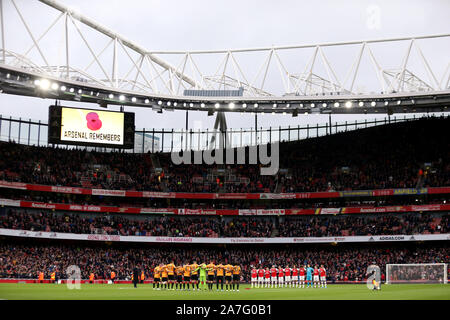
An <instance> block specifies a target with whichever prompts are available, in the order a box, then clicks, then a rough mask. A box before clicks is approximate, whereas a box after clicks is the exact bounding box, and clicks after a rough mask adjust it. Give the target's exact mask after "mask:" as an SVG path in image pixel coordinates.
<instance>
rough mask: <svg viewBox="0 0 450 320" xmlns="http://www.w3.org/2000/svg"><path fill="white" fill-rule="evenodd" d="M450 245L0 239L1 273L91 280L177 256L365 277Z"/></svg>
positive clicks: (440, 254)
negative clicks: (74, 272) (73, 271)
mask: <svg viewBox="0 0 450 320" xmlns="http://www.w3.org/2000/svg"><path fill="white" fill-rule="evenodd" d="M449 258H450V257H449V247H448V244H445V243H441V244H435V245H433V246H428V245H427V246H423V245H422V246H418V245H407V244H405V246H402V247H399V246H398V245H397V246H386V245H383V246H374V245H372V246H365V247H364V246H356V245H351V246H350V245H346V246H340V247H333V246H331V247H320V248H310V247H302V246H296V247H290V248H288V249H287V248H286V247H271V248H267V247H255V246H247V247H217V246H214V247H208V248H204V247H203V248H202V247H192V246H187V247H183V248H180V247H161V246H159V247H144V248H137V247H110V246H95V247H91V246H86V245H81V244H78V245H71V244H53V245H47V244H34V245H33V244H21V243H19V244H17V243H8V242H2V243H1V244H0V277H1V278H30V279H37V276H38V273H39V272H44V273H45V275H46V278H47V279H48V278H49V274H50V272H52V271H54V270H56V271H57V272H59V273H60V277H61V278H65V277H66V275H65V270H66V269H67V267H68V266H70V265H76V266H79V267H80V269H81V276H82V278H83V279H87V278H88V276H89V274H90V273H94V274H95V276H96V278H97V279H109V275H110V272H111V271H115V272H116V274H117V279H129V278H130V275H131V272H132V270H133V268H134V267H135V266H139V267H140V268H142V269H143V270H144V271H145V274H146V278H147V279H148V278H150V277H151V276H152V270H153V268H154V267H155V266H156V265H157V264H160V263H169V262H170V261H172V260H173V261H174V262H175V264H176V265H180V264H185V263H192V262H193V261H197V263H199V262H206V263H208V262H211V261H213V262H219V263H231V264H238V265H240V266H241V268H242V275H243V279H242V280H243V281H249V278H250V270H251V268H252V267H271V266H272V265H276V266H283V267H284V266H293V265H296V266H299V265H303V264H306V263H308V264H313V265H315V264H318V265H320V264H323V265H324V266H325V268H326V269H327V278H328V281H329V282H335V281H342V280H344V281H361V280H364V278H365V277H366V276H365V273H366V270H367V267H368V266H369V265H372V264H376V265H378V266H379V267H380V268H381V271H382V278H383V279H384V277H385V275H384V272H385V270H386V268H385V265H386V264H393V263H442V262H444V263H448V262H449Z"/></svg>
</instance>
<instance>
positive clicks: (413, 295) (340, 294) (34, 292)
mask: <svg viewBox="0 0 450 320" xmlns="http://www.w3.org/2000/svg"><path fill="white" fill-rule="evenodd" d="M0 299H3V300H4V299H6V300H16V299H24V300H34V299H42V300H78V299H81V300H111V299H114V300H142V299H146V300H197V299H198V300H253V299H256V300H266V299H267V300H277V299H280V300H292V299H293V300H315V299H317V300H319V299H327V300H336V299H338V300H380V299H381V300H395V299H402V300H414V299H420V300H425V299H433V300H450V285H445V284H441V285H439V284H434V285H432V284H403V285H384V286H382V290H381V291H372V290H369V289H367V287H366V285H351V284H348V285H328V288H308V289H306V288H305V289H297V288H258V289H256V288H250V286H249V285H241V286H240V291H239V292H235V291H231V292H227V291H223V292H222V291H219V292H217V291H215V290H214V291H211V292H209V291H192V290H191V291H176V290H175V291H171V290H160V291H157V290H153V288H152V285H148V284H143V285H138V288H133V286H132V285H124V284H115V285H106V284H105V285H103V284H83V285H81V288H80V289H79V290H77V289H73V290H69V289H68V288H67V286H66V285H64V284H59V285H58V284H25V283H19V284H0Z"/></svg>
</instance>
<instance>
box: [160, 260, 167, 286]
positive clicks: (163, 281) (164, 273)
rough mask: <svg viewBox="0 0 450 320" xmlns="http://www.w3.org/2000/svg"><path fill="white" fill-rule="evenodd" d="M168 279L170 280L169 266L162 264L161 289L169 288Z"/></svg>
mask: <svg viewBox="0 0 450 320" xmlns="http://www.w3.org/2000/svg"><path fill="white" fill-rule="evenodd" d="M167 280H168V274H167V266H166V265H162V266H161V284H162V286H161V289H167Z"/></svg>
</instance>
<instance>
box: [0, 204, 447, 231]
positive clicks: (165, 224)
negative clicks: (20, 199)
mask: <svg viewBox="0 0 450 320" xmlns="http://www.w3.org/2000/svg"><path fill="white" fill-rule="evenodd" d="M449 223H450V220H449V214H448V213H425V214H420V213H407V214H372V215H367V214H366V215H357V216H355V215H340V216H332V215H319V216H316V215H314V216H291V217H287V216H286V217H277V216H273V217H218V216H211V217H183V216H163V217H158V216H147V217H141V216H134V217H132V218H131V217H127V216H124V215H90V216H86V214H66V213H64V214H63V213H53V212H51V211H47V212H46V211H39V212H35V211H32V212H27V211H22V210H14V209H8V210H7V213H6V214H5V215H0V227H1V228H6V229H17V230H31V231H45V232H65V233H77V234H108V235H123V236H170V237H252V238H256V237H264V238H268V237H330V236H363V235H396V234H397V235H398V234H402V235H410V234H436V233H441V234H444V233H448V232H449V231H450V224H449Z"/></svg>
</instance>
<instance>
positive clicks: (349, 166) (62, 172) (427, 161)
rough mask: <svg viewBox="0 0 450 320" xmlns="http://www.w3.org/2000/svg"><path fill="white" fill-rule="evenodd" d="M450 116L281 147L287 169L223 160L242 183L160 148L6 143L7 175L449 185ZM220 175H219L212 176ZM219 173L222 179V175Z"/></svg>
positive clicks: (148, 186)
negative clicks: (264, 170)
mask: <svg viewBox="0 0 450 320" xmlns="http://www.w3.org/2000/svg"><path fill="white" fill-rule="evenodd" d="M449 123H450V118H429V119H421V120H417V121H414V122H407V123H397V124H391V125H386V126H378V127H374V128H368V129H363V130H357V131H352V132H346V133H338V134H334V135H330V136H325V137H319V138H314V139H307V140H302V141H297V142H287V143H283V144H281V145H280V168H282V169H286V170H284V171H283V172H281V171H280V173H279V174H278V175H275V176H261V175H260V167H259V166H258V165H235V166H232V165H228V166H222V167H221V169H225V172H229V173H232V176H234V177H235V178H237V179H236V180H235V181H232V182H231V183H229V182H230V181H231V180H230V179H228V178H226V177H225V176H220V175H217V177H216V176H214V175H211V172H212V171H214V169H217V168H219V166H206V165H174V164H173V163H172V162H171V160H170V155H169V154H158V155H156V157H159V162H160V167H161V169H162V172H163V173H161V171H159V170H154V169H155V168H153V167H154V163H153V162H152V159H151V158H152V157H151V155H150V154H132V153H124V152H111V153H102V152H94V151H90V152H88V151H86V150H66V149H62V148H52V147H33V146H23V145H18V144H14V143H2V144H1V147H0V180H10V181H21V182H28V183H38V184H48V185H61V186H76V187H79V186H83V182H84V181H86V179H87V180H88V184H89V186H92V187H94V188H106V189H128V190H148V191H173V192H181V191H182V192H316V191H327V190H356V189H359V190H362V189H383V188H414V187H417V186H418V185H422V186H425V187H426V186H448V185H450V161H449V159H450V146H449V143H450V142H449V139H448V127H449ZM211 177H213V178H211ZM215 177H216V178H215Z"/></svg>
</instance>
